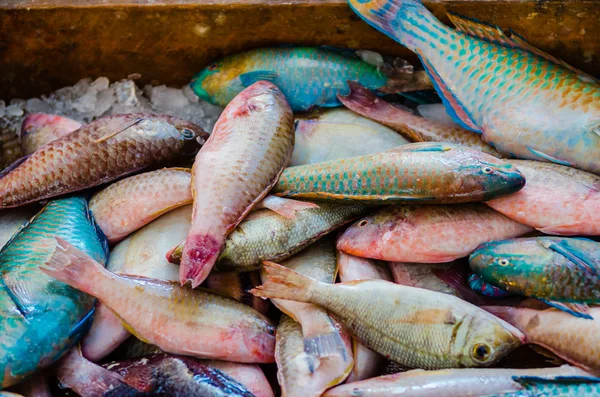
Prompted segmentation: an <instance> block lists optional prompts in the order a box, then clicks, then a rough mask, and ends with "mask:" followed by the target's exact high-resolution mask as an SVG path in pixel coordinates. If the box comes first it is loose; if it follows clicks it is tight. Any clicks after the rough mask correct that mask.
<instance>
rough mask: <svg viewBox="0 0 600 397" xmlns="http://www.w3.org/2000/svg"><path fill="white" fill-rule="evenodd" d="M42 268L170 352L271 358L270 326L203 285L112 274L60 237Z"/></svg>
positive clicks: (256, 359) (250, 359) (238, 358)
mask: <svg viewBox="0 0 600 397" xmlns="http://www.w3.org/2000/svg"><path fill="white" fill-rule="evenodd" d="M57 242H58V245H57V246H56V247H55V249H54V251H53V252H52V254H51V255H50V257H49V258H48V259H47V260H46V263H45V265H44V267H43V268H42V269H43V271H44V272H45V273H47V274H49V275H51V276H52V277H55V278H57V279H60V280H62V281H63V282H66V283H68V284H70V285H73V286H75V287H77V288H79V289H81V290H82V291H84V292H86V293H89V294H94V295H97V297H98V298H99V299H100V300H101V301H102V303H104V304H105V305H106V306H107V307H108V308H110V309H111V310H113V311H114V312H115V313H116V314H117V315H118V316H119V318H120V319H121V321H122V322H123V324H124V325H125V326H126V328H127V329H128V330H130V331H131V333H132V334H134V335H135V336H137V337H138V338H140V339H142V340H144V341H147V342H148V343H151V344H153V345H156V346H158V347H159V348H161V349H162V350H164V351H167V352H169V353H174V354H183V355H189V356H200V357H206V358H221V359H227V360H228V361H236V362H258V363H260V362H263V363H265V362H266V363H268V362H273V351H274V348H275V346H274V345H275V336H274V334H275V328H274V327H273V326H272V325H271V323H270V321H269V320H268V319H267V318H266V317H264V316H262V315H261V314H260V313H258V312H256V311H255V310H253V309H251V308H250V307H248V306H246V305H244V304H242V303H239V302H237V301H235V300H233V299H230V298H225V297H223V296H221V295H218V294H215V293H213V292H210V291H208V290H197V291H194V290H192V289H189V288H183V287H181V286H179V285H178V284H177V283H173V282H168V281H162V280H156V279H150V278H145V277H136V276H125V275H117V274H114V273H111V272H109V271H107V270H105V269H104V268H103V267H102V266H100V265H99V264H98V263H97V262H95V261H94V260H93V259H91V258H90V257H89V256H87V255H85V254H84V253H82V252H81V251H79V250H77V249H76V248H74V247H73V246H72V245H70V244H69V243H67V242H65V241H64V240H62V239H57Z"/></svg>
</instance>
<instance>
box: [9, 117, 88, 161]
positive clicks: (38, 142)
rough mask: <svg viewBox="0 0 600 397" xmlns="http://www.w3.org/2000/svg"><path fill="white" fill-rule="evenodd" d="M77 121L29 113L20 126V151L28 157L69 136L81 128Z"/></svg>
mask: <svg viewBox="0 0 600 397" xmlns="http://www.w3.org/2000/svg"><path fill="white" fill-rule="evenodd" d="M81 126H82V124H81V123H80V122H79V121H75V120H72V119H70V118H68V117H63V116H59V115H57V114H44V113H31V114H29V115H27V117H25V118H24V119H23V124H22V125H21V136H20V141H21V150H22V151H23V155H25V156H26V155H28V154H31V153H33V152H35V151H36V150H38V149H39V148H41V147H42V146H44V145H45V144H47V143H50V142H52V141H55V140H57V139H59V138H62V137H64V136H67V135H69V134H70V133H71V132H73V131H76V130H78V129H79V128H81Z"/></svg>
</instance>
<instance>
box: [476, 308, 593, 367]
mask: <svg viewBox="0 0 600 397" xmlns="http://www.w3.org/2000/svg"><path fill="white" fill-rule="evenodd" d="M484 309H485V310H487V311H489V312H491V313H493V314H494V315H496V316H498V317H500V318H502V319H504V320H506V321H507V322H509V323H510V324H512V325H514V326H515V327H517V328H518V329H520V330H521V331H522V332H523V333H524V334H525V337H526V338H527V342H528V343H535V344H536V345H539V346H542V347H544V348H546V349H548V350H550V351H551V352H552V353H554V354H556V355H557V356H559V357H560V358H562V359H563V360H565V361H568V362H570V363H573V364H574V365H577V366H578V367H581V368H583V369H584V370H586V371H589V372H591V373H594V374H596V375H599V374H600V308H598V307H592V308H590V314H591V315H593V317H594V320H593V321H591V320H588V319H584V318H577V317H575V316H572V315H570V314H568V313H565V312H563V311H560V310H557V309H552V308H551V309H546V310H536V309H530V308H523V307H508V306H506V307H505V306H485V307H484Z"/></svg>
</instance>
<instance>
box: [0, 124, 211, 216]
mask: <svg viewBox="0 0 600 397" xmlns="http://www.w3.org/2000/svg"><path fill="white" fill-rule="evenodd" d="M206 137H207V134H206V133H205V132H204V131H202V130H201V129H200V127H198V126H196V125H194V124H192V123H189V122H187V121H183V120H180V119H177V118H175V117H171V116H153V115H149V114H142V113H140V114H127V115H115V116H106V117H103V118H100V119H98V120H96V121H93V122H91V123H89V124H86V125H84V126H83V127H81V128H80V129H78V130H77V131H75V132H73V133H71V134H69V135H67V136H65V137H62V138H60V139H57V140H55V141H53V142H50V143H49V144H47V145H45V146H44V147H42V148H40V149H39V150H37V151H36V152H35V153H33V154H32V155H31V156H29V157H27V158H26V159H24V160H23V161H22V162H21V163H20V164H18V165H16V166H15V167H14V169H12V170H11V171H10V172H8V173H7V174H6V175H4V176H3V177H1V178H0V207H3V208H10V207H18V206H21V205H23V204H27V203H31V202H34V201H40V200H43V199H47V198H50V197H55V196H59V195H62V194H66V193H70V192H75V191H79V190H82V189H87V188H90V187H93V186H97V185H101V184H103V183H106V182H110V181H112V180H114V179H117V178H119V177H121V176H125V175H128V174H131V173H134V172H136V171H140V170H143V169H145V168H149V167H157V166H160V165H164V164H166V163H169V162H174V161H176V160H179V159H180V158H181V157H182V156H184V155H191V154H193V153H194V151H195V150H197V148H198V147H199V144H198V140H199V141H201V142H204V139H205V138H206Z"/></svg>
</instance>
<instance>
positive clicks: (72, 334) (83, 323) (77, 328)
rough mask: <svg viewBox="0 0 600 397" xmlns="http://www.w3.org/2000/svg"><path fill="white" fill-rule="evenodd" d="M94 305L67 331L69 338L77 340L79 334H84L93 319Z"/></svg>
mask: <svg viewBox="0 0 600 397" xmlns="http://www.w3.org/2000/svg"><path fill="white" fill-rule="evenodd" d="M95 312H96V307H95V306H94V307H93V308H92V310H90V311H89V312H88V313H87V314H86V315H85V316H84V317H83V318H82V319H81V320H80V321H79V322H78V323H77V324H75V325H74V326H73V328H71V330H70V331H69V339H74V340H79V339H80V337H81V336H83V335H85V334H86V333H87V332H88V331H89V329H90V327H91V326H92V320H93V319H94V313H95Z"/></svg>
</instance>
